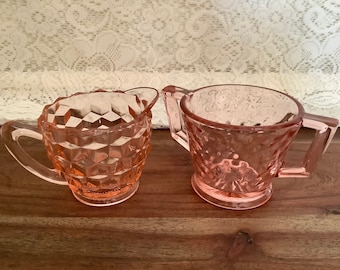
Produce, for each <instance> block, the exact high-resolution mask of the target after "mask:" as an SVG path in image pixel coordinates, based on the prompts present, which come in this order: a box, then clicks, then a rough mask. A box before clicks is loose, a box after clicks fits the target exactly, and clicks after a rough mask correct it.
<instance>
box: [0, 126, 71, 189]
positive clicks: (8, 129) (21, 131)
mask: <svg viewBox="0 0 340 270" xmlns="http://www.w3.org/2000/svg"><path fill="white" fill-rule="evenodd" d="M20 137H29V138H32V139H36V140H42V135H41V133H40V132H39V131H38V130H37V128H36V127H34V126H32V125H29V124H24V123H20V122H17V121H9V122H6V123H5V124H4V125H3V126H2V127H1V140H2V142H3V143H4V145H5V146H6V148H7V150H8V151H9V153H10V154H11V155H12V156H13V157H14V158H15V159H16V160H17V161H18V162H19V164H20V165H21V166H23V167H24V168H25V169H26V170H28V171H29V172H31V173H32V174H34V175H36V176H38V177H40V178H41V179H43V180H46V181H48V182H51V183H54V184H59V185H67V181H66V180H64V179H63V178H62V177H61V176H59V174H58V173H57V172H56V170H54V169H50V168H48V167H46V166H44V165H43V164H41V163H40V162H38V161H36V160H35V159H34V158H32V157H31V156H30V155H29V154H28V153H27V152H26V151H25V150H24V148H23V147H22V146H21V145H20V142H19V139H20Z"/></svg>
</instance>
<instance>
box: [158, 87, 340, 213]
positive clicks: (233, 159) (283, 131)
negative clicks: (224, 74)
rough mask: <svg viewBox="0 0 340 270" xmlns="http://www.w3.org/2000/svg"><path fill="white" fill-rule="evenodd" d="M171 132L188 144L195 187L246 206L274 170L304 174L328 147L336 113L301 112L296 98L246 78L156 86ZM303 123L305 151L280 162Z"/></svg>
mask: <svg viewBox="0 0 340 270" xmlns="http://www.w3.org/2000/svg"><path fill="white" fill-rule="evenodd" d="M162 94H163V96H164V100H165V105H166V109H167V113H168V117H169V124H170V132H171V135H172V137H173V138H174V139H175V140H176V141H177V142H179V143H180V144H181V145H182V146H183V147H184V148H186V149H187V150H190V154H191V157H192V161H193V166H194V174H193V176H192V179H191V183H192V186H193V189H194V190H195V191H196V193H197V194H198V195H199V196H200V197H201V198H203V199H204V200H206V201H208V202H209V203H211V204H214V205H216V206H219V207H223V208H227V209H233V210H245V209H251V208H255V207H258V206H261V205H263V204H264V203H266V202H267V201H268V200H269V199H270V198H271V196H272V179H273V178H274V177H307V176H309V175H310V174H311V173H312V172H313V171H314V170H315V168H316V165H317V162H318V160H319V159H320V157H321V155H322V154H323V153H324V152H325V150H326V149H327V147H328V145H329V143H330V141H331V140H332V137H333V136H334V133H335V131H336V128H337V126H338V120H336V119H333V118H328V117H323V116H318V115H311V114H307V113H305V112H304V109H303V107H302V105H301V104H300V103H299V102H298V101H297V100H295V99H294V98H292V97H290V96H288V95H286V94H284V93H281V92H278V91H275V90H271V89H267V88H263V87H257V86H249V85H215V86H208V87H204V88H201V89H198V90H195V91H188V90H185V89H182V88H179V87H175V86H168V87H166V88H164V89H163V90H162ZM301 127H307V128H311V129H315V130H316V135H315V138H314V139H313V141H312V143H311V145H310V147H309V150H308V151H307V153H306V154H305V158H304V159H303V160H301V162H300V163H298V164H295V165H289V166H288V165H287V164H288V163H284V158H285V155H286V152H287V150H288V148H289V146H290V145H291V143H292V141H293V139H294V137H295V135H296V134H297V132H298V131H299V129H300V128H301Z"/></svg>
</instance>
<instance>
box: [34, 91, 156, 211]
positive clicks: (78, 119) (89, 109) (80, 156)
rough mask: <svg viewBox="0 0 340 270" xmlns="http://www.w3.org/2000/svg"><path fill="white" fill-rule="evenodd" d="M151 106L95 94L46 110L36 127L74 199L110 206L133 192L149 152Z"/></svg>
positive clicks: (117, 95) (63, 101)
mask: <svg viewBox="0 0 340 270" xmlns="http://www.w3.org/2000/svg"><path fill="white" fill-rule="evenodd" d="M154 98H155V96H154ZM150 102H152V101H148V100H144V99H140V98H139V96H138V95H134V94H127V93H121V92H103V91H99V92H91V93H82V94H77V95H74V96H71V97H68V98H65V99H60V100H57V101H56V102H55V103H54V104H52V105H49V106H46V107H45V109H44V111H43V114H42V115H41V116H40V118H39V120H38V127H39V129H40V130H41V132H42V134H43V141H44V144H45V146H46V149H47V152H48V157H49V159H50V160H51V161H52V163H53V165H54V167H55V168H56V169H57V171H58V172H59V173H60V175H61V176H62V177H63V178H65V179H66V180H67V181H68V184H69V186H70V188H71V190H72V192H73V193H74V195H75V197H76V198H77V199H78V200H80V201H82V202H83V203H86V204H89V205H96V206H100V205H111V204H116V203H118V202H121V201H123V200H125V199H127V198H129V197H130V196H132V195H133V194H134V193H135V191H136V190H137V188H138V185H139V178H140V176H141V173H142V170H143V167H144V164H145V161H146V157H147V155H148V153H149V151H150V137H151V131H152V128H151V117H152V115H151V110H150V108H148V109H147V110H145V108H147V106H148V104H149V103H150Z"/></svg>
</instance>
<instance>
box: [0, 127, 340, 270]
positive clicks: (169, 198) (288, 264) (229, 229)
mask: <svg viewBox="0 0 340 270" xmlns="http://www.w3.org/2000/svg"><path fill="white" fill-rule="evenodd" d="M311 136H312V134H310V133H309V132H308V131H306V130H303V131H302V133H301V135H300V136H299V137H298V138H297V140H296V142H295V143H294V145H293V147H292V151H291V156H293V157H294V156H297V155H299V153H302V152H303V149H305V148H306V147H307V146H308V141H309V140H310V139H311ZM152 142H153V148H152V151H151V153H150V156H149V157H148V160H147V165H146V167H145V169H144V171H143V175H142V178H141V185H140V188H139V190H138V192H137V193H136V194H135V195H134V196H133V197H132V198H131V199H129V200H128V201H126V202H124V203H122V204H120V205H116V206H112V207H106V208H105V207H104V208H94V207H89V206H85V205H82V204H81V203H79V202H78V201H76V200H75V199H74V198H73V196H72V194H71V192H70V191H69V190H68V188H67V187H65V186H57V185H53V184H50V183H47V182H45V181H42V180H40V179H39V178H37V177H35V176H33V175H32V174H30V173H29V172H27V171H26V170H25V169H23V168H22V167H21V166H20V165H18V164H17V163H16V161H15V160H14V159H13V158H12V157H11V156H10V155H9V154H8V153H7V151H6V150H5V148H4V147H3V146H0V164H1V165H0V166H1V170H0V179H1V182H0V227H1V230H0V269H89V267H92V268H96V269H309V270H312V269H340V179H339V178H340V166H339V164H340V134H339V132H338V134H336V138H335V139H334V140H333V142H332V144H331V145H330V147H329V150H328V151H327V153H326V154H325V155H324V156H323V158H322V160H321V162H320V164H319V166H318V168H317V171H316V172H315V174H314V175H313V176H311V177H310V178H306V179H296V178H289V179H274V183H273V185H274V196H273V198H272V199H271V200H270V202H269V203H267V204H266V205H264V206H262V207H260V208H257V209H253V210H249V211H240V212H239V211H229V210H224V209H220V208H217V207H215V206H212V205H210V204H208V203H206V202H204V201H203V200H202V199H200V198H199V197H198V196H197V195H196V194H195V193H194V191H193V190H192V188H191V186H190V176H191V174H192V172H193V170H192V166H191V160H190V156H189V154H188V153H187V152H186V151H185V150H184V149H183V148H181V146H179V145H178V144H177V143H176V142H174V141H173V140H172V139H171V138H170V135H169V131H168V130H155V131H154V132H153V137H152ZM24 143H25V147H26V149H27V150H28V151H29V152H30V153H31V154H32V155H34V156H35V157H36V159H38V160H40V161H41V162H47V161H46V156H45V152H44V149H43V147H42V145H41V143H39V142H36V141H25V142H24Z"/></svg>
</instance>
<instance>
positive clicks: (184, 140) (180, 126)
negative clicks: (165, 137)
mask: <svg viewBox="0 0 340 270" xmlns="http://www.w3.org/2000/svg"><path fill="white" fill-rule="evenodd" d="M189 92H190V91H189V90H186V89H183V88H180V87H177V86H173V85H169V86H167V87H165V88H164V89H163V90H162V95H163V99H164V103H165V108H166V112H167V115H168V120H169V129H170V134H171V136H172V138H174V140H175V141H177V142H178V143H179V144H180V145H182V146H183V147H184V148H185V149H186V150H188V151H189V143H188V134H187V129H186V126H185V123H184V120H183V116H182V112H181V108H180V101H181V99H182V97H184V96H186V95H187V94H188V93H189Z"/></svg>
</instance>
